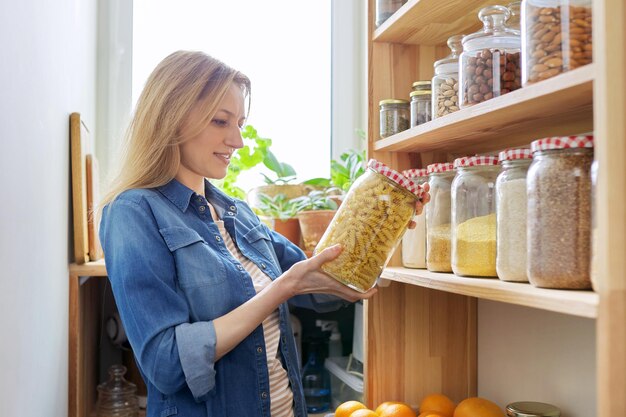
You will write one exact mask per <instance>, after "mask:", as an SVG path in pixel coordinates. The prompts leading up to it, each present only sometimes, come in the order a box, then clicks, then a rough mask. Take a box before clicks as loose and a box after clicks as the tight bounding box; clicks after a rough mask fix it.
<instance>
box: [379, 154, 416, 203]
mask: <svg viewBox="0 0 626 417" xmlns="http://www.w3.org/2000/svg"><path fill="white" fill-rule="evenodd" d="M367 167H368V168H370V169H372V170H374V171H375V172H377V173H379V174H381V175H384V176H385V177H387V178H389V179H390V180H392V181H393V182H395V183H396V184H398V185H400V186H401V187H403V188H405V189H407V190H408V191H410V192H411V193H413V194H414V195H416V196H417V197H422V194H424V190H423V189H422V187H421V186H420V185H419V184H417V183H415V182H413V181H411V180H410V179H409V178H407V177H405V176H404V175H402V174H401V173H399V172H398V171H396V170H394V169H391V168H389V167H388V166H387V165H385V164H383V163H382V162H379V161H377V160H375V159H370V160H369V162H368V163H367Z"/></svg>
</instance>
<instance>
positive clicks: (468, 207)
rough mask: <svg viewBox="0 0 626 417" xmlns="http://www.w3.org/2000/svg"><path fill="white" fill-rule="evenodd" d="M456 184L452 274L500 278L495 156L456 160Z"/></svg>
mask: <svg viewBox="0 0 626 417" xmlns="http://www.w3.org/2000/svg"><path fill="white" fill-rule="evenodd" d="M454 168H455V169H456V175H455V177H454V181H452V271H454V273H455V274H456V275H460V276H467V277H496V276H497V273H496V199H495V193H494V187H495V183H496V178H497V177H498V174H499V173H500V167H499V166H498V158H497V157H495V156H470V157H464V158H458V159H456V160H455V161H454Z"/></svg>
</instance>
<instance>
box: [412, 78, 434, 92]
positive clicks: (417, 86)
mask: <svg viewBox="0 0 626 417" xmlns="http://www.w3.org/2000/svg"><path fill="white" fill-rule="evenodd" d="M430 89H431V82H430V80H421V81H415V82H414V83H413V85H412V87H411V91H430Z"/></svg>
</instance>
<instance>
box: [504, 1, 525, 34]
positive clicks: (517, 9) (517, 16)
mask: <svg viewBox="0 0 626 417" xmlns="http://www.w3.org/2000/svg"><path fill="white" fill-rule="evenodd" d="M506 8H507V9H509V13H510V14H511V16H509V19H508V20H507V21H506V26H507V27H508V28H510V29H513V30H517V31H521V26H522V2H521V1H514V2H512V3H509V4H507V5H506Z"/></svg>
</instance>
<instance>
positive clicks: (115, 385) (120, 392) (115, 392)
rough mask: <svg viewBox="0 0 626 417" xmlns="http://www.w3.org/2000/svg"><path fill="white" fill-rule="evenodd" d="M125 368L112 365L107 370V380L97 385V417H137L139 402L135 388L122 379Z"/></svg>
mask: <svg viewBox="0 0 626 417" xmlns="http://www.w3.org/2000/svg"><path fill="white" fill-rule="evenodd" d="M125 373H126V367H125V366H122V365H113V366H111V367H110V368H109V380H108V381H106V382H103V383H102V384H100V385H98V387H97V390H98V401H97V402H96V416H97V417H137V416H138V415H139V401H138V399H137V396H136V395H135V393H136V392H137V386H136V385H135V384H133V383H131V382H128V381H127V380H126V379H125V378H124V374H125Z"/></svg>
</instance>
